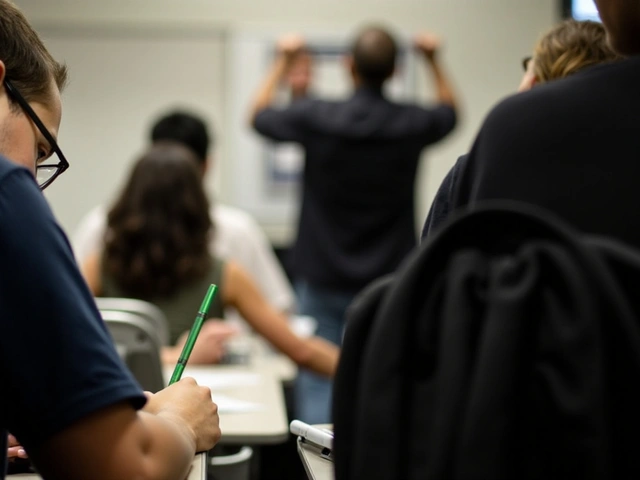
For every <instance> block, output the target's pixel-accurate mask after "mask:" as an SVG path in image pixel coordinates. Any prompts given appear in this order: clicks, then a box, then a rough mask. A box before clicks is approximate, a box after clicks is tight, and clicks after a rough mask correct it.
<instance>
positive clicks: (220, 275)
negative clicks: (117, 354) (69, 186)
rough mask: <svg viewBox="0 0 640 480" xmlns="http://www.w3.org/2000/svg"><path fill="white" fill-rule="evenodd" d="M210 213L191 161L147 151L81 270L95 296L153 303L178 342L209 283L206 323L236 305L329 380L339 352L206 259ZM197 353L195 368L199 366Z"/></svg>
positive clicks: (164, 148)
mask: <svg viewBox="0 0 640 480" xmlns="http://www.w3.org/2000/svg"><path fill="white" fill-rule="evenodd" d="M208 212H209V202H208V201H207V198H206V195H205V192H204V190H203V188H202V182H201V181H200V172H199V170H198V164H197V159H196V158H195V156H194V154H193V153H192V152H191V151H190V150H188V149H187V148H185V147H183V146H181V145H180V144H177V143H157V144H155V145H154V146H152V147H151V148H150V149H149V150H148V151H147V153H145V154H144V155H143V156H142V158H140V159H139V160H138V162H137V163H136V165H135V166H134V168H133V171H132V172H131V176H130V177H129V180H128V181H127V183H126V185H125V187H124V189H123V190H122V193H121V194H120V197H119V198H118V199H117V201H116V202H115V204H114V206H113V208H112V209H111V211H110V212H109V215H108V221H107V235H106V242H105V248H104V251H103V252H102V254H101V255H95V256H93V257H91V258H90V259H89V260H87V261H86V262H85V264H84V265H83V271H84V273H85V276H86V279H87V282H88V284H89V286H90V288H91V290H92V291H93V293H94V294H95V295H97V296H99V295H105V296H115V297H121V296H124V297H131V298H139V299H142V300H147V301H150V302H152V303H154V304H156V305H157V306H158V307H159V308H160V309H161V310H162V311H163V312H164V313H165V315H166V317H167V319H168V320H169V327H170V336H171V341H172V342H176V341H177V340H178V338H179V337H180V335H182V334H184V333H185V332H186V331H187V330H188V329H189V328H190V327H191V323H192V319H193V316H194V310H193V305H194V302H196V303H197V301H198V300H197V299H199V298H201V297H202V295H203V294H204V292H205V291H206V288H207V286H208V285H209V284H211V283H214V284H217V285H218V287H219V293H218V295H217V297H216V299H215V301H214V303H213V305H212V307H211V310H210V311H209V316H210V317H215V318H221V317H222V316H223V309H224V307H226V306H233V307H235V308H236V309H237V310H238V311H239V312H240V314H241V315H242V316H243V317H244V318H245V319H246V320H247V322H248V323H249V325H251V326H252V327H253V328H254V329H255V330H256V331H257V332H258V333H260V334H261V335H262V336H263V337H265V338H266V339H267V340H268V341H269V342H271V343H272V344H273V345H274V346H275V347H276V348H277V349H279V350H280V351H282V352H283V353H285V354H286V355H288V356H289V357H291V359H293V360H294V361H295V362H296V363H298V364H300V365H301V366H303V367H307V368H309V369H311V370H313V371H315V372H317V373H320V374H323V375H326V376H332V375H333V372H334V369H335V366H336V363H337V360H338V349H337V347H336V346H335V345H333V344H331V343H328V342H326V341H324V340H322V339H319V338H315V337H314V338H308V339H301V338H299V337H297V336H296V335H295V334H294V333H293V332H292V331H291V330H290V329H289V326H288V323H287V320H286V319H285V317H284V316H283V315H281V314H280V313H279V312H278V311H277V310H275V309H274V308H273V307H271V306H270V305H269V304H268V303H267V301H266V300H265V298H264V297H263V296H262V294H261V293H260V291H259V290H258V288H257V287H256V285H255V283H254V281H253V280H252V279H251V277H250V276H249V275H248V274H247V273H246V272H245V270H244V269H243V268H242V267H240V266H239V265H238V264H237V263H236V262H234V261H233V260H224V259H223V258H221V257H217V256H212V255H211V253H210V251H209V249H208V245H209V240H210V236H211V235H215V225H213V224H212V222H211V218H210V217H209V213H208ZM205 326H206V325H205ZM179 350H180V349H179V348H174V349H165V351H164V352H163V357H164V359H165V360H170V361H174V360H175V358H177V355H178V354H179ZM202 353H206V352H202ZM194 354H195V355H196V356H195V357H193V356H192V361H193V362H197V361H201V360H202V359H201V357H200V356H199V353H197V352H194Z"/></svg>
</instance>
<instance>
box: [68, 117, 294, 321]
mask: <svg viewBox="0 0 640 480" xmlns="http://www.w3.org/2000/svg"><path fill="white" fill-rule="evenodd" d="M149 140H150V141H151V143H154V142H161V141H168V140H169V141H174V142H178V143H181V144H183V145H185V146H186V147H188V148H190V149H191V150H192V151H193V152H194V154H196V156H197V159H198V165H199V170H200V176H201V179H202V180H204V178H205V174H206V173H207V171H208V170H210V169H211V166H212V164H213V160H212V156H211V155H210V154H209V150H210V144H211V143H213V142H212V139H211V137H210V135H209V133H208V128H207V125H206V124H205V122H204V121H203V120H202V119H201V118H199V117H197V116H196V115H194V114H192V113H189V112H186V111H181V110H174V111H171V112H168V113H167V114H166V115H163V116H162V117H160V118H159V119H157V120H156V121H155V123H154V124H153V126H152V127H151V131H150V135H149ZM107 210H108V209H107V207H105V206H104V205H99V206H97V207H95V208H94V209H93V210H91V211H90V212H89V213H87V215H86V216H85V217H84V218H83V219H82V220H81V221H80V223H79V225H78V227H77V228H76V231H75V234H74V235H73V239H72V240H73V242H72V243H73V247H74V251H75V254H76V258H77V259H78V263H79V264H80V265H82V264H83V263H84V262H85V261H86V260H87V258H89V257H90V256H92V255H95V254H96V253H98V252H100V251H101V250H102V248H103V244H104V234H105V230H106V224H107ZM209 215H210V216H211V221H212V222H213V223H214V224H215V225H216V234H215V235H212V236H211V239H210V246H209V248H210V249H211V252H215V253H216V255H219V256H222V257H224V258H228V259H230V260H233V261H235V262H237V263H238V264H239V265H240V266H241V267H242V268H244V269H245V270H246V271H247V272H248V273H249V274H250V275H251V277H252V278H253V279H254V280H255V281H256V284H257V286H258V287H259V288H260V292H261V293H262V294H263V295H264V296H265V297H266V298H267V299H268V300H269V302H270V303H271V304H272V305H273V306H275V307H276V308H277V309H278V310H280V311H281V312H283V313H292V312H293V311H294V309H295V297H294V294H293V290H292V288H291V285H290V284H289V281H288V280H287V277H286V275H285V273H284V271H283V269H282V267H281V266H280V263H279V262H278V259H277V258H276V256H275V254H274V252H273V250H272V248H271V245H270V244H269V241H268V239H267V238H266V236H265V234H264V233H263V231H262V230H261V229H260V227H259V226H258V224H257V223H256V221H255V220H254V219H253V217H251V216H250V215H249V214H248V213H246V212H244V211H242V210H239V209H237V208H233V207H230V206H228V205H222V204H219V203H216V204H215V205H212V206H211V211H210V212H209ZM226 314H227V317H229V318H231V317H233V316H234V314H235V312H226ZM235 317H236V318H233V320H234V321H235V323H236V324H238V318H237V314H236V315H235ZM203 333H204V332H203Z"/></svg>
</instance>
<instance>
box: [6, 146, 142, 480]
mask: <svg viewBox="0 0 640 480" xmlns="http://www.w3.org/2000/svg"><path fill="white" fill-rule="evenodd" d="M0 385H2V390H1V393H0V438H2V439H3V440H2V441H0V444H2V443H4V441H5V437H6V431H10V432H11V433H12V434H14V435H15V436H16V437H17V438H18V440H19V441H20V443H21V444H22V445H23V446H24V447H25V448H26V450H27V452H29V450H32V449H37V448H39V447H40V446H42V444H43V442H45V441H46V440H48V439H49V438H51V437H52V436H53V435H55V434H56V433H58V432H60V431H62V430H64V429H65V428H67V427H69V426H70V425H71V424H73V423H74V422H76V421H78V420H80V419H82V418H83V417H85V416H87V415H89V414H91V413H93V412H96V411H97V410H100V409H102V408H105V407H108V406H110V405H113V404H115V403H118V402H121V401H130V402H131V405H132V406H133V407H134V408H136V409H138V408H141V407H142V406H143V405H144V403H145V397H144V394H143V392H142V389H141V388H140V386H139V385H138V384H137V383H136V381H135V380H134V379H133V377H132V376H131V374H130V373H129V371H128V370H127V369H126V367H125V365H124V364H123V362H122V361H121V360H120V358H119V357H118V354H117V353H116V350H115V347H114V346H113V343H112V340H111V337H110V336H109V333H108V331H107V329H106V327H105V325H104V323H103V322H102V319H101V317H100V314H99V312H98V310H97V308H96V305H95V302H94V300H93V298H92V296H91V293H90V292H89V289H88V287H87V285H86V283H85V281H84V279H83V278H82V276H81V274H80V271H79V270H78V267H77V265H76V262H75V260H74V257H73V254H72V251H71V247H70V246H69V242H68V240H67V238H66V236H65V234H64V233H63V232H62V230H61V229H60V227H59V226H58V224H57V222H56V220H55V219H54V217H53V214H52V212H51V209H50V208H49V206H48V204H47V202H46V201H45V199H44V197H43V195H42V193H41V192H40V190H39V189H38V186H37V185H36V183H35V181H34V179H33V176H32V175H31V173H30V172H29V171H28V170H26V169H24V168H22V167H19V166H17V165H15V164H14V163H11V162H9V161H8V160H7V159H5V158H3V157H0ZM0 446H2V445H0ZM5 456H6V447H5V448H2V450H0V479H2V478H4V475H5V472H4V468H2V467H3V465H4V464H5V461H4V460H5Z"/></svg>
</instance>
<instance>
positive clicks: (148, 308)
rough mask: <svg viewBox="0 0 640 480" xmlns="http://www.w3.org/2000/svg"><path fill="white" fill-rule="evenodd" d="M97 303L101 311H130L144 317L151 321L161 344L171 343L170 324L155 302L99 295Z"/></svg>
mask: <svg viewBox="0 0 640 480" xmlns="http://www.w3.org/2000/svg"><path fill="white" fill-rule="evenodd" d="M96 304H97V305H98V309H99V310H100V311H106V310H114V311H117V312H129V313H135V314H136V315H139V316H141V317H144V318H145V319H146V320H147V321H148V322H149V323H151V325H152V328H153V329H154V330H155V332H156V334H157V336H158V339H159V341H160V345H169V324H168V323H167V319H166V317H165V316H164V313H162V310H160V309H159V308H158V307H156V306H155V305H154V304H153V303H149V302H145V301H144V300H138V299H135V298H115V297H98V298H96Z"/></svg>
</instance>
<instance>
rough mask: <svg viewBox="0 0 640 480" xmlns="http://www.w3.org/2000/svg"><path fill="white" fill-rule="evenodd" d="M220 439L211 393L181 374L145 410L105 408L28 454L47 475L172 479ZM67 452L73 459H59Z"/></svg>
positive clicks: (181, 475)
mask: <svg viewBox="0 0 640 480" xmlns="http://www.w3.org/2000/svg"><path fill="white" fill-rule="evenodd" d="M187 419H188V421H187ZM219 437H220V430H219V427H218V415H217V407H216V406H215V404H213V402H212V401H211V391H210V390H209V389H208V388H206V387H199V386H197V385H196V383H195V381H194V380H193V379H190V378H185V379H183V380H181V381H180V382H178V383H176V384H174V385H172V386H170V387H167V388H166V389H164V390H162V391H160V392H158V393H157V394H155V395H153V396H151V397H150V399H149V401H148V404H147V405H146V406H145V408H144V410H143V411H140V412H136V411H135V410H134V409H133V408H132V407H131V405H129V404H127V403H120V404H116V405H113V406H110V407H107V408H105V409H103V410H100V411H98V412H95V413H94V414H91V415H89V416H87V417H85V418H84V419H83V420H82V421H81V422H77V423H76V424H74V425H72V426H71V427H70V428H67V429H65V430H64V431H62V432H60V433H59V434H58V435H55V436H54V437H53V438H52V439H51V440H50V441H48V442H46V443H45V444H44V445H43V446H42V447H41V448H38V449H36V450H35V451H34V452H32V454H31V456H32V460H33V462H34V463H35V464H36V465H37V466H38V470H39V471H40V473H41V474H42V475H44V477H45V478H52V479H58V478H60V479H63V478H64V479H69V480H73V479H76V478H77V479H82V478H87V477H88V476H90V477H91V478H92V479H96V480H102V479H105V480H107V479H111V478H139V479H167V480H170V479H176V478H185V476H186V474H187V472H188V470H189V466H190V464H191V462H192V460H193V456H194V454H195V452H198V451H205V450H208V449H210V448H212V447H213V445H215V443H216V442H217V440H218V439H219ZM69 452H72V454H73V457H74V458H73V460H71V459H70V460H68V461H62V460H63V459H65V458H66V457H69ZM113 459H117V462H114V461H113Z"/></svg>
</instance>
